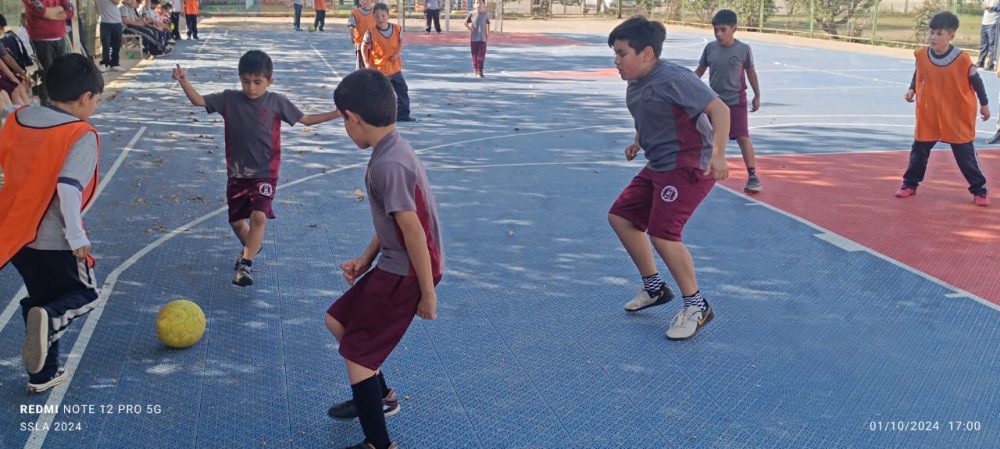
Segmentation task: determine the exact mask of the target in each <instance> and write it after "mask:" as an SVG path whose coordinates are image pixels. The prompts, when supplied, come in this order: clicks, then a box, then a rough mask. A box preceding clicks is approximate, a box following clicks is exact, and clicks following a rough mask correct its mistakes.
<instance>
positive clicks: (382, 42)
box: [365, 23, 403, 76]
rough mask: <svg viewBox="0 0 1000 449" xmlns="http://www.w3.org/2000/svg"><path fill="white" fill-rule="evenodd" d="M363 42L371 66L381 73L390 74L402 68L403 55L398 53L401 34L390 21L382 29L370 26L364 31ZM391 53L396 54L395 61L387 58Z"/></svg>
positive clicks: (401, 40) (401, 38)
mask: <svg viewBox="0 0 1000 449" xmlns="http://www.w3.org/2000/svg"><path fill="white" fill-rule="evenodd" d="M365 44H367V45H368V52H369V53H368V60H369V61H371V64H372V67H374V68H376V69H378V71H379V72H382V74H383V75H385V76H392V75H395V74H397V73H399V72H401V71H402V70H403V55H402V54H401V53H400V49H401V48H403V34H402V33H401V32H400V29H399V27H398V26H396V25H393V24H391V23H390V24H389V27H388V28H386V29H384V30H380V29H378V27H377V26H375V27H372V29H371V30H368V32H367V33H365ZM392 55H396V60H395V61H392V60H389V56H392Z"/></svg>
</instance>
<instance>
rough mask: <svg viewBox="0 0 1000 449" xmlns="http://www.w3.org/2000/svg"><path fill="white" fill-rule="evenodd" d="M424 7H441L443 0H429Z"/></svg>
mask: <svg viewBox="0 0 1000 449" xmlns="http://www.w3.org/2000/svg"><path fill="white" fill-rule="evenodd" d="M424 9H441V0H427V2H426V3H424Z"/></svg>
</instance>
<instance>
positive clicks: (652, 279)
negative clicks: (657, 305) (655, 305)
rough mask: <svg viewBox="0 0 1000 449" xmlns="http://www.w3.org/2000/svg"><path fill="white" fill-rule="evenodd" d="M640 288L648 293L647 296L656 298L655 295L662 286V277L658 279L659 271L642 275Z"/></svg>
mask: <svg viewBox="0 0 1000 449" xmlns="http://www.w3.org/2000/svg"><path fill="white" fill-rule="evenodd" d="M642 288H643V289H645V290H646V292H647V293H649V296H651V297H653V298H656V296H657V295H659V294H660V290H661V289H662V288H663V279H660V273H653V274H651V275H649V276H643V277H642Z"/></svg>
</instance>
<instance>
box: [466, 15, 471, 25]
mask: <svg viewBox="0 0 1000 449" xmlns="http://www.w3.org/2000/svg"><path fill="white" fill-rule="evenodd" d="M465 23H472V13H469V15H467V16H465Z"/></svg>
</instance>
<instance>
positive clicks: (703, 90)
mask: <svg viewBox="0 0 1000 449" xmlns="http://www.w3.org/2000/svg"><path fill="white" fill-rule="evenodd" d="M653 89H655V90H654V92H655V93H658V94H661V95H664V96H666V97H667V98H668V99H670V100H671V101H673V102H674V104H676V105H678V106H680V107H682V108H683V109H684V112H686V113H687V115H688V116H689V117H697V116H698V114H701V113H702V112H705V108H706V107H708V104H709V103H711V102H712V100H715V99H716V98H717V96H716V95H715V92H712V89H709V88H708V86H706V85H705V83H703V82H702V81H701V80H700V79H698V77H697V76H695V75H694V72H686V73H683V74H682V75H681V76H678V77H676V78H675V79H673V80H672V81H671V82H669V83H662V84H660V85H659V86H653Z"/></svg>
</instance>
